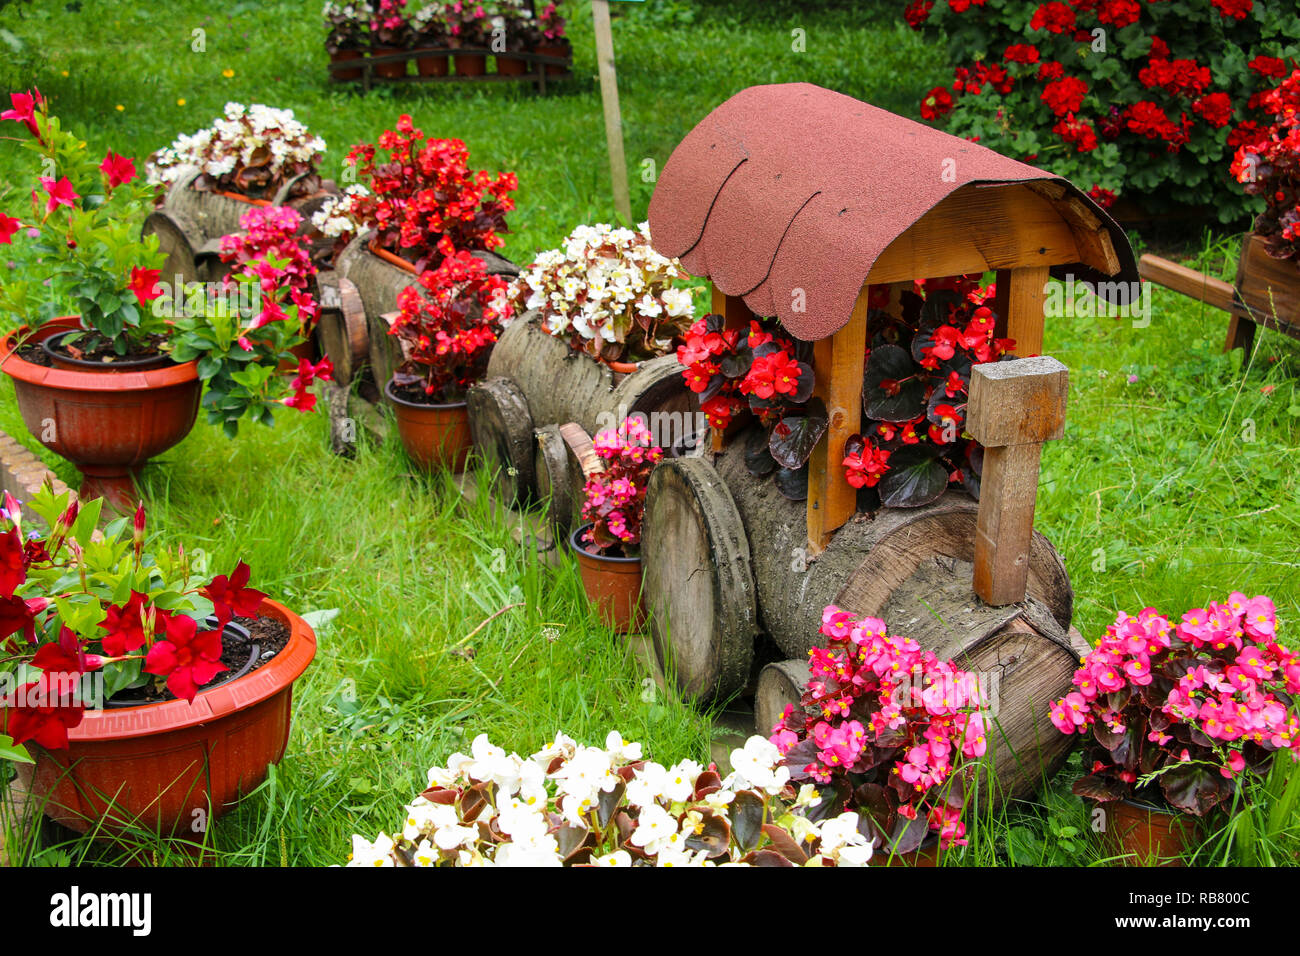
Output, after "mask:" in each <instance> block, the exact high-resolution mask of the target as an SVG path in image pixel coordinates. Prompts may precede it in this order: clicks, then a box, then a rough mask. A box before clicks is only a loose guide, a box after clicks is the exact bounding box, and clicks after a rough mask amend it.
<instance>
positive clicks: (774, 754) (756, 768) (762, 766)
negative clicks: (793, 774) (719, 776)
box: [731, 734, 790, 794]
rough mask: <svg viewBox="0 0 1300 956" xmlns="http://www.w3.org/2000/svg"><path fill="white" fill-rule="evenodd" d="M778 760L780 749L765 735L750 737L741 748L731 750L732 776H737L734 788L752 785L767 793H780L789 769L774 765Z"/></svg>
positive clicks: (788, 777) (788, 776) (786, 781)
mask: <svg viewBox="0 0 1300 956" xmlns="http://www.w3.org/2000/svg"><path fill="white" fill-rule="evenodd" d="M780 760H781V751H779V750H778V749H777V748H776V745H775V744H773V743H771V742H770V741H769V740H768V739H767V738H766V737H760V736H758V735H757V734H755V735H754V736H752V737H750V738H749V740H747V741H745V746H744V748H743V749H740V750H733V751H732V752H731V766H732V769H733V771H734V773H733V774H732V776H733V777H736V778H738V779H737V781H736V784H735V786H736V789H744V788H745V787H746V786H752V787H758V788H760V789H762V790H764V791H766V792H767V793H769V794H777V793H780V792H781V790H782V789H783V788H784V787H785V785H786V784H787V783H788V782H789V780H790V769H789V768H788V767H777V766H776V764H777V763H778V762H779V761H780ZM774 767H775V769H773V768H774Z"/></svg>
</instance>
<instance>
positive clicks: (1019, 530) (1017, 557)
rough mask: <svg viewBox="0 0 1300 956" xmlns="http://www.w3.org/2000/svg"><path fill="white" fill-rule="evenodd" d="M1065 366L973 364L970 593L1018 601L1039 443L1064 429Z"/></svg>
mask: <svg viewBox="0 0 1300 956" xmlns="http://www.w3.org/2000/svg"><path fill="white" fill-rule="evenodd" d="M1068 392H1069V373H1068V372H1067V370H1066V368H1065V366H1064V365H1062V364H1061V363H1060V362H1058V361H1057V360H1056V359H1054V358H1051V357H1050V356H1046V355H1040V356H1036V357H1034V358H1027V359H1014V360H1012V361H1010V362H987V363H985V364H983V365H976V366H974V367H973V368H972V369H971V383H970V404H969V406H968V407H967V415H966V430H967V431H969V432H970V433H971V435H973V436H974V437H975V440H976V441H978V442H979V443H980V444H981V445H983V446H984V471H983V474H982V476H981V486H980V507H979V515H978V517H977V519H976V523H975V593H976V594H978V595H979V596H980V598H981V599H982V600H983V601H984V602H985V603H986V604H992V605H1003V604H1016V603H1018V602H1020V601H1023V600H1024V599H1025V588H1026V586H1027V584H1028V582H1029V546H1030V544H1031V542H1032V541H1033V535H1034V508H1035V506H1036V505H1037V501H1038V467H1039V460H1040V457H1041V455H1042V451H1043V442H1045V441H1052V440H1054V439H1057V438H1060V437H1061V435H1062V434H1064V431H1065V402H1066V396H1067V394H1068Z"/></svg>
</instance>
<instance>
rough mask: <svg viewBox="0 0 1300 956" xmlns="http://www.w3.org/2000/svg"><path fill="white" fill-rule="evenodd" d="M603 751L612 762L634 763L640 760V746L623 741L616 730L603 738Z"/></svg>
mask: <svg viewBox="0 0 1300 956" xmlns="http://www.w3.org/2000/svg"><path fill="white" fill-rule="evenodd" d="M605 750H606V752H607V753H608V754H609V757H610V759H611V760H613V761H618V760H622V761H625V762H626V763H636V762H637V761H638V760H640V759H641V745H640V744H638V743H630V742H628V741H626V740H624V739H623V735H622V734H620V733H619V732H618V731H617V730H611V731H610V732H609V734H608V736H606V737H605Z"/></svg>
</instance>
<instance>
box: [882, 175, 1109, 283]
mask: <svg viewBox="0 0 1300 956" xmlns="http://www.w3.org/2000/svg"><path fill="white" fill-rule="evenodd" d="M1076 229H1080V230H1081V231H1082V227H1081V226H1079V225H1075V224H1072V223H1071V222H1070V221H1069V220H1068V219H1067V217H1066V214H1065V213H1063V212H1062V211H1061V210H1060V209H1059V208H1057V205H1056V204H1055V203H1054V202H1053V201H1052V200H1050V199H1048V198H1047V197H1046V196H1043V195H1040V194H1039V193H1037V192H1035V191H1034V190H1032V189H1029V188H1028V187H1026V186H1023V185H1018V184H1017V185H1003V186H985V187H979V186H974V185H968V186H963V187H962V188H960V189H957V190H955V191H953V192H952V193H950V194H949V195H948V197H947V198H946V199H944V200H943V201H942V202H940V203H939V204H938V205H936V206H935V207H934V208H932V209H931V210H930V211H929V212H927V213H926V214H925V215H923V216H922V217H921V218H920V219H918V220H917V221H916V222H915V223H913V224H912V226H911V227H910V228H909V229H908V230H907V231H906V232H904V233H903V234H902V235H901V236H899V237H898V238H897V239H895V240H894V241H893V242H891V243H890V244H889V245H888V246H886V247H885V250H884V251H883V252H882V253H881V254H880V255H879V257H877V259H876V261H875V264H874V265H873V266H872V267H871V272H870V274H869V275H868V276H867V282H869V283H870V284H872V285H876V284H879V283H886V282H906V281H910V280H912V279H917V278H938V277H943V276H954V275H969V274H971V273H978V272H986V271H988V270H989V269H1017V268H1021V267H1025V266H1055V265H1065V264H1067V263H1073V262H1081V263H1083V264H1085V265H1090V266H1093V267H1095V268H1097V269H1100V270H1101V271H1102V272H1105V273H1106V274H1108V275H1110V274H1113V271H1118V259H1112V258H1109V257H1107V256H1106V255H1103V254H1099V253H1098V251H1097V250H1098V249H1099V248H1100V247H1099V245H1098V243H1100V242H1101V240H1100V239H1098V240H1096V241H1095V242H1094V241H1093V240H1092V239H1090V240H1089V241H1088V242H1087V243H1083V244H1082V245H1081V244H1080V243H1079V241H1078V240H1077V239H1076V236H1075V230H1076ZM1098 231H1099V232H1106V230H1105V229H1104V228H1103V227H1101V226H1100V225H1099V226H1098V227H1097V230H1094V231H1093V232H1098ZM1089 235H1092V233H1089ZM1112 253H1113V248H1112Z"/></svg>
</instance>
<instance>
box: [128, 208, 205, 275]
mask: <svg viewBox="0 0 1300 956" xmlns="http://www.w3.org/2000/svg"><path fill="white" fill-rule="evenodd" d="M197 232H198V229H197V227H195V226H194V224H193V223H190V222H188V221H186V220H183V219H182V218H181V217H180V215H179V214H178V213H172V212H167V211H166V210H162V209H155V210H154V211H153V212H151V213H149V215H148V216H146V217H145V220H144V226H143V228H142V229H141V230H140V234H141V235H142V236H145V237H147V236H157V237H158V251H160V252H161V253H162V254H163V255H165V256H166V257H167V261H166V262H165V263H164V264H163V267H162V276H161V280H160V281H162V282H166V283H169V284H172V285H181V286H183V285H184V284H185V283H187V282H197V281H198V279H199V272H198V265H197V263H196V261H195V253H194V245H193V243H192V242H191V241H190V236H192V235H196V234H197ZM183 291H184V290H183V289H182V293H183Z"/></svg>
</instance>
